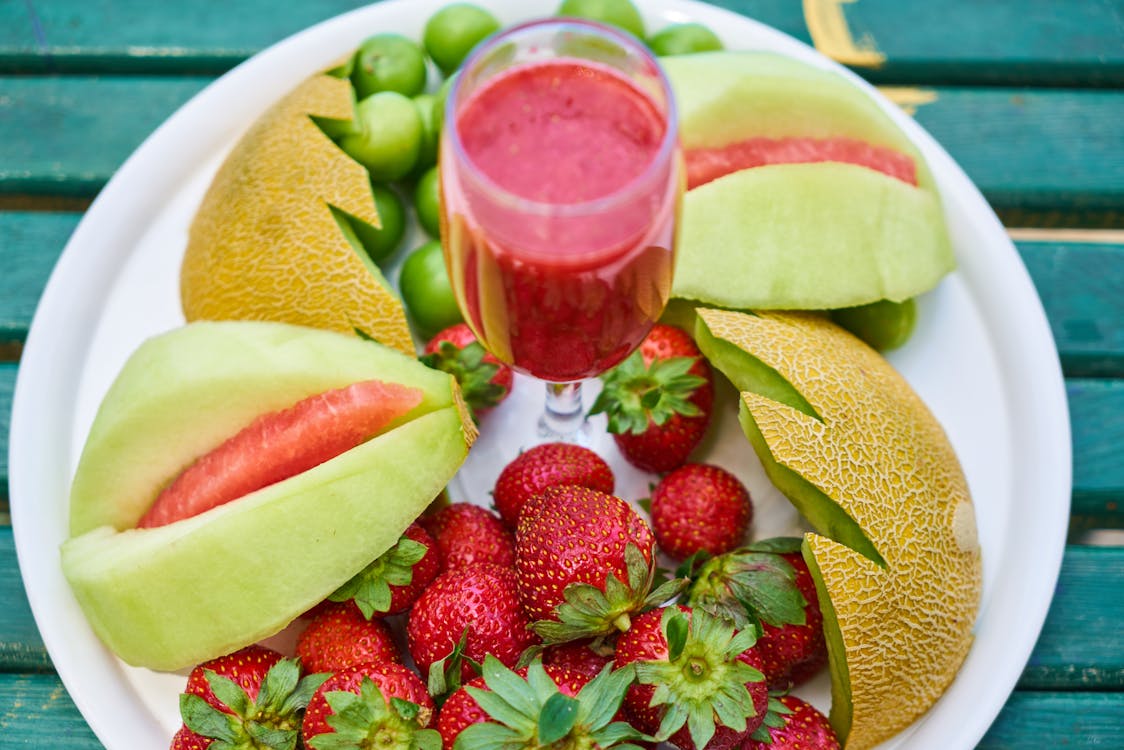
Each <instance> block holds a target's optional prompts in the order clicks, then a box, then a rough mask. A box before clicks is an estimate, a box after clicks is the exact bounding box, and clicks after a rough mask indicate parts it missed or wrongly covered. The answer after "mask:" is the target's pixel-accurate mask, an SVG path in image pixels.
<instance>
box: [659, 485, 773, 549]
mask: <svg viewBox="0 0 1124 750" xmlns="http://www.w3.org/2000/svg"><path fill="white" fill-rule="evenodd" d="M651 512H652V530H653V531H654V532H655V533H656V542H657V544H659V547H660V549H661V550H663V551H664V552H666V553H667V554H668V555H669V556H670V557H672V558H673V559H675V560H685V559H687V558H688V557H690V556H691V555H693V554H695V553H696V552H706V553H709V554H711V555H720V554H722V553H723V552H729V551H730V550H732V549H735V548H736V547H738V545H740V544H741V543H742V540H743V539H744V538H745V534H746V531H747V530H748V529H749V524H750V522H751V521H752V519H753V505H752V503H751V502H750V498H749V491H748V490H746V488H745V485H743V484H742V483H741V482H740V481H738V478H737V477H735V476H734V475H733V474H731V473H730V472H728V471H726V470H725V469H721V468H719V467H717V466H711V465H709V464H684V465H683V466H680V467H679V468H678V469H676V470H674V471H672V472H671V473H670V474H668V475H667V476H665V477H664V478H663V479H662V480H661V481H660V483H659V484H658V485H656V489H655V491H654V492H652V504H651Z"/></svg>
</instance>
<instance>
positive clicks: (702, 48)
mask: <svg viewBox="0 0 1124 750" xmlns="http://www.w3.org/2000/svg"><path fill="white" fill-rule="evenodd" d="M648 46H649V47H650V48H651V50H652V52H654V53H655V54H657V55H659V56H661V57H663V56H665V55H691V54H694V53H696V52H713V51H715V50H720V49H723V46H722V40H721V39H719V38H718V35H717V34H715V33H714V32H713V31H711V30H710V29H708V28H707V27H706V26H703V25H702V24H701V23H678V24H675V25H673V26H668V27H666V28H663V29H660V30H659V31H657V32H656V33H655V34H653V35H652V37H651V38H650V39H648Z"/></svg>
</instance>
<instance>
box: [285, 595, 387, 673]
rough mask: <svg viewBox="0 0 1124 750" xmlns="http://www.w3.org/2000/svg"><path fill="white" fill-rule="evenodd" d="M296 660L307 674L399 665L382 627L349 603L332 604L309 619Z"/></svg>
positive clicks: (380, 621) (381, 623)
mask: <svg viewBox="0 0 1124 750" xmlns="http://www.w3.org/2000/svg"><path fill="white" fill-rule="evenodd" d="M297 656H298V657H300V660H301V665H302V666H304V668H305V669H306V670H308V671H309V672H338V671H339V670H341V669H343V668H344V667H350V666H352V665H355V664H362V663H364V662H371V661H376V662H381V661H401V657H400V656H399V655H398V646H397V645H396V644H395V643H394V636H393V635H392V634H391V632H390V628H389V627H387V625H386V623H384V622H383V621H382V620H368V619H367V618H366V617H364V616H363V613H362V612H360V611H359V608H358V607H356V606H355V605H354V604H353V603H352V602H340V603H335V602H333V603H331V604H330V606H327V607H325V608H324V609H323V610H321V611H320V612H319V613H318V614H317V615H316V616H315V617H313V618H312V621H311V622H309V623H308V625H307V626H306V627H305V629H304V631H302V632H301V634H300V637H299V638H298V639H297Z"/></svg>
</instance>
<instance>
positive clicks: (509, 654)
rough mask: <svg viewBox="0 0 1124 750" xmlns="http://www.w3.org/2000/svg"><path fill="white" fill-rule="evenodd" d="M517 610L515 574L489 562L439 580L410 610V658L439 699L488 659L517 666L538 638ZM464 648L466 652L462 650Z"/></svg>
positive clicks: (407, 633) (445, 575) (445, 574)
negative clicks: (472, 662) (473, 662)
mask: <svg viewBox="0 0 1124 750" xmlns="http://www.w3.org/2000/svg"><path fill="white" fill-rule="evenodd" d="M528 624H529V621H528V619H527V616H526V615H525V614H524V613H523V608H522V607H521V606H520V605H519V594H518V591H517V589H516V583H515V573H514V571H512V570H511V568H505V567H502V566H500V565H493V564H491V563H475V564H473V565H466V566H463V567H460V568H453V569H451V570H448V571H446V572H445V573H443V574H441V575H440V576H438V578H437V579H436V580H435V581H433V583H431V584H430V585H429V587H428V588H426V590H425V591H424V592H423V593H422V595H421V597H419V598H418V600H417V602H416V603H415V604H414V607H413V609H411V610H410V615H409V619H408V620H407V623H406V637H407V642H408V645H409V649H410V655H411V656H413V657H414V662H415V663H416V664H417V665H418V668H419V669H421V671H422V674H427V673H428V675H429V685H430V689H431V692H433V693H434V694H440V693H444V692H446V690H447V689H448V687H450V686H451V687H456V686H457V685H459V684H460V681H461V680H467V679H469V678H470V677H472V675H473V674H474V673H473V671H472V667H471V664H469V663H468V661H466V659H470V660H472V661H475V662H476V663H480V662H482V661H483V660H484V656H485V655H486V654H494V655H495V656H496V657H497V658H499V660H500V661H502V662H503V663H504V664H507V665H509V666H510V665H513V664H515V662H516V661H517V660H518V659H519V655H520V654H522V653H523V650H524V649H526V648H527V647H528V646H531V645H533V644H534V643H535V642H536V641H537V640H538V639H537V638H536V637H535V635H534V634H533V633H531V632H530V631H529V630H527V625H528ZM462 643H463V647H462Z"/></svg>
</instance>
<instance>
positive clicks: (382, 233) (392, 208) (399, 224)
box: [352, 183, 406, 263]
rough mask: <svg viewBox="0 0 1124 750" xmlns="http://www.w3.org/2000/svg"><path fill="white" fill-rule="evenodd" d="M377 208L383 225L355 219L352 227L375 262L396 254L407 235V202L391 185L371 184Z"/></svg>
mask: <svg viewBox="0 0 1124 750" xmlns="http://www.w3.org/2000/svg"><path fill="white" fill-rule="evenodd" d="M371 194H372V195H374V197H375V209H376V210H377V211H378V212H379V220H380V222H381V223H382V226H381V227H378V228H376V227H373V226H371V225H370V224H367V223H366V222H362V221H353V222H352V228H353V229H354V230H355V235H356V237H357V238H358V239H359V241H360V242H362V243H363V249H364V250H366V251H367V255H369V256H370V257H371V260H373V261H374V262H375V263H381V262H382V261H384V260H386V259H387V258H389V257H390V256H391V255H393V254H394V251H395V250H397V249H398V246H399V245H401V244H402V238H403V237H405V236H406V204H405V202H404V201H403V200H402V198H401V197H399V195H398V193H396V192H395V191H394V189H393V188H391V187H390V186H389V185H383V184H381V183H379V184H373V185H371Z"/></svg>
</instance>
